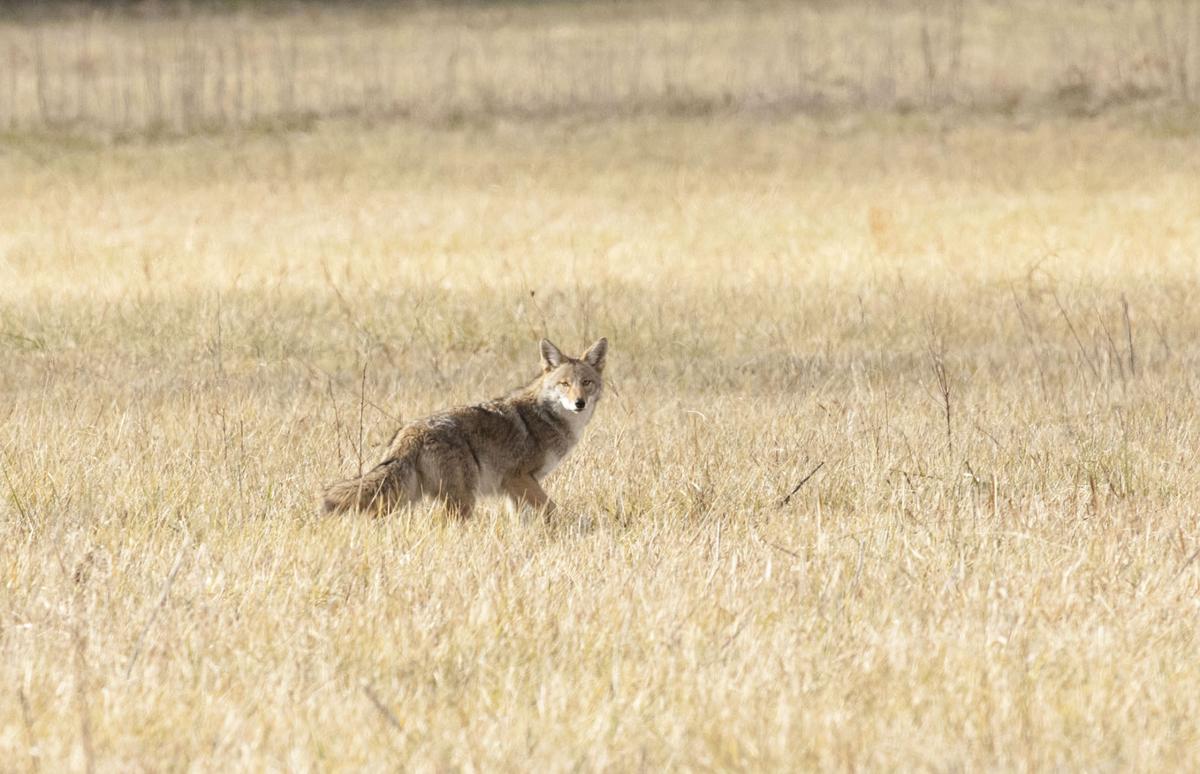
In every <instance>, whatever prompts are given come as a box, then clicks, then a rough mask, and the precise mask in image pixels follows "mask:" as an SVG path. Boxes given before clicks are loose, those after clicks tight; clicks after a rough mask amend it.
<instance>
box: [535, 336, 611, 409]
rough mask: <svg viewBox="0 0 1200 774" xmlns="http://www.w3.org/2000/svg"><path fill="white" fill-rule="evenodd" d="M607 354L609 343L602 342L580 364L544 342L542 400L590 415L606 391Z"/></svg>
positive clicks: (580, 359) (581, 359) (582, 358)
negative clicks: (603, 378)
mask: <svg viewBox="0 0 1200 774" xmlns="http://www.w3.org/2000/svg"><path fill="white" fill-rule="evenodd" d="M607 352H608V339H600V340H599V341H597V342H596V343H595V344H593V345H592V346H591V347H589V348H588V351H587V352H584V353H583V356H582V357H580V358H579V359H578V360H577V359H575V358H573V357H567V356H566V355H564V354H563V353H562V352H560V351H559V349H558V347H556V346H554V345H553V344H551V343H550V341H549V340H547V339H542V399H543V400H545V401H547V402H554V403H557V405H559V406H561V407H562V408H563V409H564V410H566V411H568V412H572V413H584V412H590V411H591V410H592V408H593V407H595V405H596V401H598V400H600V394H601V393H602V392H603V391H604V383H603V380H601V378H600V374H601V373H603V371H604V355H605V354H606V353H607Z"/></svg>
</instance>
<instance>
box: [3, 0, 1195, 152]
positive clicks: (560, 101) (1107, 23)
mask: <svg viewBox="0 0 1200 774" xmlns="http://www.w3.org/2000/svg"><path fill="white" fill-rule="evenodd" d="M229 5H230V4H220V3H218V4H215V8H216V9H217V10H214V4H211V3H203V2H201V3H175V2H164V3H161V4H157V3H156V4H150V3H146V4H138V5H135V6H133V7H132V9H125V10H121V11H116V12H114V11H111V10H110V11H103V10H99V11H98V10H95V9H92V8H84V9H82V10H81V9H80V8H78V7H77V6H74V5H58V4H54V5H51V9H57V10H46V9H45V8H44V7H43V4H38V3H26V4H24V5H20V4H18V5H17V7H16V9H15V10H14V9H13V8H12V7H7V8H3V9H0V129H7V130H19V131H24V130H29V129H42V128H46V127H52V128H63V127H66V128H70V129H75V130H81V131H84V132H87V133H95V132H99V133H101V134H105V133H109V134H111V133H119V134H128V133H133V134H141V133H146V132H149V133H155V134H178V133H184V134H187V133H191V132H194V131H207V130H220V129H224V128H228V127H259V126H281V125H282V126H292V127H296V126H302V125H306V124H308V123H310V122H312V121H313V120H315V119H318V118H322V117H330V116H333V117H337V116H342V117H345V116H363V117H368V118H372V119H380V118H384V119H387V118H392V117H395V116H406V117H409V118H412V119H415V120H418V121H422V122H426V123H438V124H444V123H450V124H457V123H486V122H488V121H490V120H493V119H494V118H495V117H496V116H502V117H509V118H511V117H514V116H518V117H527V116H561V115H578V114H588V115H595V114H597V113H602V114H612V113H621V114H625V115H628V114H644V113H652V114H663V113H668V114H672V113H674V114H714V113H715V114H729V113H738V112H749V113H763V112H766V113H771V114H784V115H788V114H792V113H796V112H802V113H813V112H828V111H837V110H842V109H846V108H855V109H856V108H863V107H866V108H869V109H875V110H893V109H896V110H900V111H908V110H924V109H931V108H935V109H936V108H942V107H946V106H954V107H955V108H957V109H968V110H981V111H985V112H996V113H1002V114H1007V113H1026V112H1035V113H1036V112H1045V111H1047V110H1048V111H1051V112H1054V113H1059V114H1061V113H1063V112H1066V113H1070V114H1093V113H1096V112H1100V111H1104V110H1107V109H1110V108H1112V107H1113V106H1114V105H1125V104H1130V103H1134V104H1141V105H1153V104H1161V103H1163V102H1170V103H1184V104H1190V105H1193V106H1194V105H1195V104H1196V103H1197V102H1200V3H1198V2H1196V0H1148V1H1144V2H1118V3H1098V2H1060V3H1046V2H1040V1H1038V0H1011V1H1009V2H1004V3H993V2H983V1H982V0H899V1H898V2H886V3H879V2H870V1H869V0H833V1H829V0H826V1H824V2H806V3H796V2H781V1H780V0H749V1H748V2H736V3H733V2H717V1H711V0H710V1H707V2H706V1H703V0H638V1H637V2H593V3H581V2H573V1H570V0H555V1H553V2H539V3H514V2H503V3H399V4H386V3H369V4H356V3H336V4H334V3H329V4H319V3H308V4H304V5H299V6H297V5H296V4H293V3H272V2H245V3H241V4H238V5H237V8H236V10H235V11H231V10H230V8H229Z"/></svg>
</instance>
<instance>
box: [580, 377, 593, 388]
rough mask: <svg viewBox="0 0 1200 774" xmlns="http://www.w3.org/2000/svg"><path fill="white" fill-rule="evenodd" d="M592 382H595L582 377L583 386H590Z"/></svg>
mask: <svg viewBox="0 0 1200 774" xmlns="http://www.w3.org/2000/svg"><path fill="white" fill-rule="evenodd" d="M593 384H595V382H593V381H592V380H591V379H584V380H583V386H584V387H591V386H592V385H593Z"/></svg>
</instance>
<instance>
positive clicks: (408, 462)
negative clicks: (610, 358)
mask: <svg viewBox="0 0 1200 774" xmlns="http://www.w3.org/2000/svg"><path fill="white" fill-rule="evenodd" d="M607 352H608V341H607V340H606V339H600V340H599V341H597V342H596V343H595V344H593V345H592V346H591V347H590V348H589V349H588V351H587V352H585V353H584V354H583V355H582V356H581V357H579V358H578V359H576V358H571V357H567V356H565V355H563V353H562V352H561V351H559V349H558V347H556V346H554V345H553V344H551V343H550V342H549V341H547V340H546V339H543V340H542V342H541V355H542V374H541V375H540V376H539V377H538V378H537V379H535V380H534V381H533V382H531V383H530V384H528V385H527V386H525V387H523V388H520V389H518V390H514V391H513V392H511V393H509V394H508V395H506V396H505V397H503V398H497V399H496V400H490V401H487V402H485V403H477V404H475V405H473V406H464V407H462V408H453V409H449V410H446V411H441V412H438V413H437V414H433V415H432V416H428V417H425V418H424V419H418V420H416V421H415V422H411V423H409V424H407V425H405V426H404V427H403V428H401V429H400V431H399V432H398V433H397V434H396V437H395V439H394V440H393V441H392V444H391V448H390V449H389V450H388V454H387V457H386V458H385V459H384V460H383V462H381V463H379V464H378V465H376V466H375V467H374V468H372V469H371V470H369V471H367V472H366V473H365V474H363V475H362V476H361V477H359V478H352V479H348V480H346V481H342V482H339V483H337V484H334V485H332V486H330V487H329V488H328V489H327V490H326V491H325V510H326V511H327V512H332V513H340V512H344V511H351V510H369V511H376V512H387V511H391V510H394V509H395V508H397V507H399V506H402V505H404V504H406V503H412V502H416V501H418V500H420V499H421V498H423V497H435V498H439V499H441V500H443V501H444V502H445V504H446V506H447V507H448V508H449V509H450V510H451V511H452V512H454V513H457V514H458V515H460V516H467V515H469V514H470V513H471V509H472V508H474V506H475V500H476V499H477V498H478V497H479V496H481V495H492V494H504V495H507V496H508V498H509V500H510V501H511V502H512V503H513V504H514V505H515V506H517V507H518V508H519V507H521V506H529V507H532V508H534V509H538V510H544V511H545V512H546V513H547V514H549V513H550V512H551V511H552V510H553V509H554V502H553V501H552V500H551V499H550V498H549V497H548V496H547V495H546V493H545V492H544V491H543V490H542V486H541V481H542V479H544V478H545V477H546V476H548V475H550V473H551V472H552V471H553V470H554V469H555V468H556V467H557V466H558V464H559V463H560V462H562V460H563V458H564V457H566V456H567V454H568V453H569V452H570V451H571V449H572V448H574V446H575V444H576V443H578V442H579V439H580V437H581V436H582V435H583V430H584V428H585V427H586V426H587V423H588V421H589V420H590V419H591V418H592V414H593V412H594V411H595V410H596V403H598V402H599V400H600V397H601V395H602V394H603V391H604V385H603V381H602V379H601V374H602V373H603V371H604V357H605V354H606V353H607Z"/></svg>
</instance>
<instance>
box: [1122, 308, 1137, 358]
mask: <svg viewBox="0 0 1200 774" xmlns="http://www.w3.org/2000/svg"><path fill="white" fill-rule="evenodd" d="M1121 313H1122V315H1123V316H1124V319H1125V341H1126V342H1128V344H1129V373H1130V375H1131V376H1137V359H1136V358H1135V355H1134V348H1133V321H1132V320H1131V319H1130V317H1129V300H1128V299H1126V298H1125V294H1124V293H1122V294H1121Z"/></svg>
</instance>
